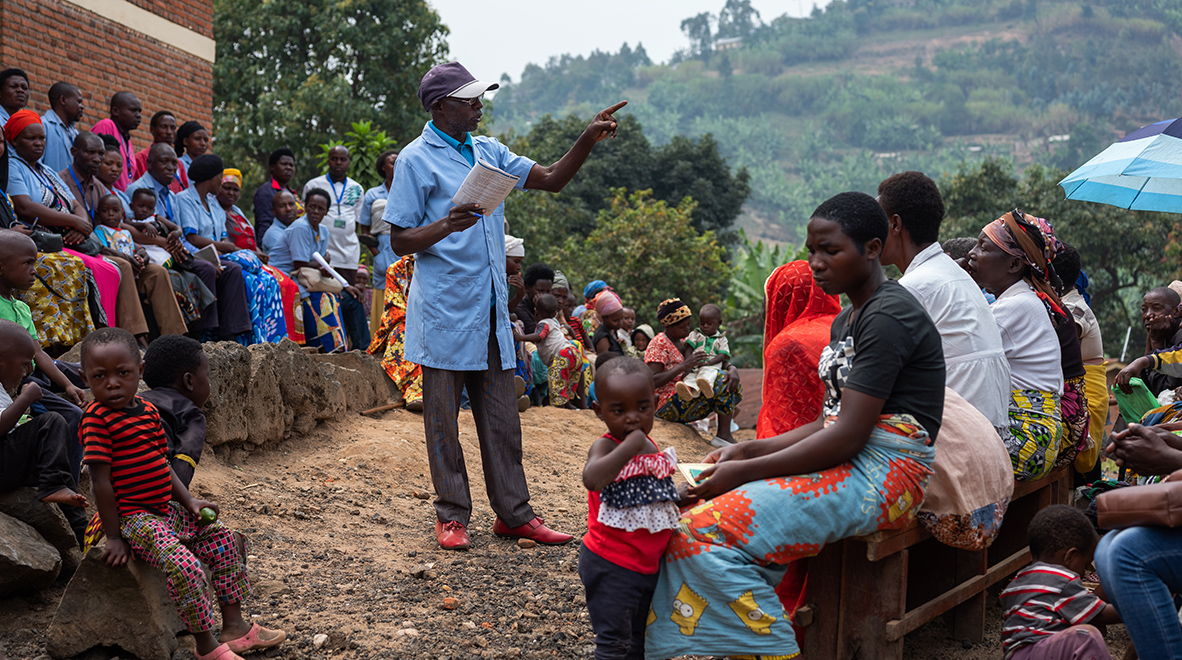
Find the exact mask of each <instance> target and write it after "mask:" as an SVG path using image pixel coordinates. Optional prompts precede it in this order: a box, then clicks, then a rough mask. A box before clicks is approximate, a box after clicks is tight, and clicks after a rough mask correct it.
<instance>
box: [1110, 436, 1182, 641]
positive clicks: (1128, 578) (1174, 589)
mask: <svg viewBox="0 0 1182 660" xmlns="http://www.w3.org/2000/svg"><path fill="white" fill-rule="evenodd" d="M1105 451H1107V452H1109V455H1110V456H1111V457H1112V458H1115V459H1116V462H1117V464H1118V465H1120V466H1121V467H1122V468H1125V469H1128V470H1131V471H1133V472H1135V473H1137V474H1144V475H1165V474H1170V473H1171V472H1173V471H1176V470H1182V438H1179V437H1178V436H1177V435H1174V434H1173V433H1172V432H1170V431H1169V430H1168V429H1166V428H1162V427H1151V426H1142V425H1140V424H1130V425H1129V428H1128V429H1127V430H1125V431H1120V432H1118V433H1115V434H1113V437H1112V444H1110V445H1108V447H1106V448H1105ZM1179 567H1182V527H1173V528H1170V527H1148V526H1147V527H1130V528H1128V529H1121V530H1117V531H1113V532H1109V533H1108V534H1105V535H1104V538H1102V539H1100V546H1099V547H1098V548H1096V569H1097V570H1098V571H1099V573H1100V583H1101V584H1103V585H1104V591H1105V593H1107V594H1108V600H1109V601H1110V602H1111V603H1112V604H1113V605H1116V609H1117V611H1118V612H1120V616H1121V619H1123V620H1124V622H1125V625H1126V626H1127V627H1128V629H1129V636H1130V637H1132V638H1133V645H1134V646H1135V647H1136V648H1137V656H1138V657H1141V658H1146V659H1148V658H1153V659H1154V660H1182V624H1179V622H1178V610H1177V608H1176V606H1175V604H1174V598H1173V596H1172V594H1175V593H1182V571H1180V570H1179Z"/></svg>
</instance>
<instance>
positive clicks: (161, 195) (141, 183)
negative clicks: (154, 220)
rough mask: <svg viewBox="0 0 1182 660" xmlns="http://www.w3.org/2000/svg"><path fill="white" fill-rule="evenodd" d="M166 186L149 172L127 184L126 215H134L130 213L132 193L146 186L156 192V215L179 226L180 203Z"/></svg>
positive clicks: (130, 216)
mask: <svg viewBox="0 0 1182 660" xmlns="http://www.w3.org/2000/svg"><path fill="white" fill-rule="evenodd" d="M168 186H169V184H167V183H166V184H163V185H161V183H160V182H159V181H157V180H156V179H153V178H152V175H151V174H145V175H143V176H141V177H140V178H138V179H136V180H135V181H132V182H131V183H129V184H127V191H126V192H127V217H129V218H132V217H135V216H133V215H132V214H131V197H132V195H133V194H134V193H135V191H136V190H137V189H139V188H147V189H148V190H151V191H153V192H155V193H156V215H162V216H164V217H165V218H167V219H168V221H169V222H171V223H172V224H174V225H178V226H179V225H180V224H181V216H180V211H178V208H179V207H180V204H179V203H178V202H177V196H176V193H174V192H173V191H172V189H170V188H169V187H168ZM189 187H190V188H192V187H193V186H189Z"/></svg>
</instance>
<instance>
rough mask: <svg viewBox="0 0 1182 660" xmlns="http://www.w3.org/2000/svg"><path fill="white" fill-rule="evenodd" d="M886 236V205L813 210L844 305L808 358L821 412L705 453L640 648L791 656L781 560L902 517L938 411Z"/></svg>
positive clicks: (938, 355) (927, 357)
mask: <svg viewBox="0 0 1182 660" xmlns="http://www.w3.org/2000/svg"><path fill="white" fill-rule="evenodd" d="M886 232H887V218H886V214H885V213H884V212H883V210H882V208H881V207H879V206H878V203H877V202H875V201H874V199H873V198H872V197H870V196H868V195H864V194H862V193H842V194H840V195H837V196H836V197H833V198H832V199H830V200H828V201H826V202H825V203H823V204H821V206H819V207H818V208H817V210H816V211H814V212H813V217H812V220H810V221H809V225H808V238H807V241H806V245H807V247H808V251H809V266H810V267H811V268H812V271H813V276H814V279H815V281H816V283H817V285H818V286H820V287H821V288H822V289H823V290H824V291H825V293H827V294H830V295H840V294H845V295H847V296H848V297H849V299H850V302H851V307H850V308H847V309H846V310H844V311H843V312H842V313H841V314H839V315H838V316H837V318H836V319H835V320H834V322H833V327H832V331H831V334H830V338H831V343H830V344H829V346H828V347H827V348H826V349H825V351H824V353H823V355H822V356H821V359H820V364H819V368H818V371H819V373H820V375H821V378H822V380H824V382H825V386H826V401H825V407H824V411H823V414H822V415H820V416H818V419H816V420H814V421H812V422H810V423H809V424H806V425H805V426H802V427H800V428H798V429H796V430H794V431H790V432H788V433H785V434H782V435H778V436H775V437H773V438H766V439H763V440H754V441H751V442H743V443H740V444H737V445H733V446H730V447H725V448H722V449H719V450H717V451H714V452H713V453H711V454H710V455H709V456H708V457H707V458H706V462H708V463H716V465H715V466H714V467H712V468H709V469H707V470H706V471H705V472H703V473H702V475H701V477H700V478H699V483H698V485H697V486H695V487H692V488H690V489H689V491H688V494H687V497H688V498H691V499H693V498H701V499H703V500H705V501H703V502H701V503H700V504H698V505H696V506H693V507H692V508H688V509H686V510H685V511H684V512H683V514H682V519H681V532H680V533H678V534H675V535H674V536H673V539H672V541H670V543H669V547H668V548H667V550H666V554H665V559H664V563H663V565H662V567H661V574H660V579H659V581H658V583H657V589H656V593H655V595H654V596H653V602H652V610H653V612H654V614H655V615H656V617H655V619H654V620H653V621H652V623H650V624H649V627H648V633H647V635H648V641H647V644H646V649H645V652H646V657H648V658H670V657H674V656H679V655H684V654H693V655H748V654H755V655H759V656H761V657H765V658H773V657H774V658H791V657H795V656H796V655H797V654H798V652H799V648H798V646H797V642H796V637H795V635H794V633H793V631H792V627H791V626H790V625H789V623H788V621H787V618H788V617H787V616H785V612H784V609H783V607H782V606H781V605H780V601H779V600H778V599H777V597H776V593H775V591H774V588H775V586H776V585H777V584H779V583H780V580H781V578H782V577H783V575H784V571H785V568H784V565H785V564H787V563H789V562H792V561H795V560H798V559H801V558H803V557H806V556H810V555H814V554H816V553H817V552H819V551H820V550H821V548H822V547H823V546H824V545H825V544H827V543H832V542H834V541H837V540H839V539H843V538H847V537H851V536H858V535H863V534H869V533H872V532H875V531H878V530H883V529H894V528H898V527H902V526H905V525H907V524H909V523H910V522H911V520H912V518H913V517H914V515H915V510H916V509H917V508H918V506H919V504H920V503H921V502H922V501H923V498H924V488H925V486H926V484H927V479H928V475H929V474H931V464H932V460H933V458H934V456H935V448H934V446H933V443H934V441H935V439H936V436H937V434H938V432H939V428H940V420H941V416H942V414H943V408H944V356H943V351H942V348H941V345H940V335H939V333H938V332H937V331H936V328H935V326H934V325H933V324H932V321H931V318H929V317H928V315H927V312H925V311H924V309H923V306H922V305H920V304H919V302H918V301H916V299H915V297H914V296H912V295H911V294H910V293H909V292H907V290H906V289H904V288H903V287H902V285H900V284H899V283H897V282H894V281H891V280H888V279H887V277H886V275H884V274H883V272H882V267H881V265H880V263H879V255H880V254H881V251H882V245H883V241H884V239H885V238H886ZM667 327H668V326H667ZM659 337H660V335H658V338H659ZM654 341H656V340H654ZM794 475H799V476H794ZM703 478H704V479H705V480H704V481H703V480H702V479H703ZM824 587H825V588H830V589H835V588H837V585H824ZM707 605H709V607H707Z"/></svg>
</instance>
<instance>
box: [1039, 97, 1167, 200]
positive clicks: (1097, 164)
mask: <svg viewBox="0 0 1182 660" xmlns="http://www.w3.org/2000/svg"><path fill="white" fill-rule="evenodd" d="M1059 185H1060V186H1062V187H1063V191H1064V192H1066V193H1067V199H1078V200H1083V201H1087V202H1100V203H1101V204H1110V205H1112V206H1119V207H1121V208H1124V209H1132V210H1134V211H1166V212H1170V213H1182V119H1169V120H1166V121H1159V122H1157V123H1156V124H1150V125H1149V126H1144V127H1142V128H1139V129H1137V130H1135V131H1133V132H1132V133H1129V134H1128V135H1126V136H1125V137H1124V138H1122V139H1121V140H1120V141H1119V142H1117V143H1116V144H1113V145H1112V146H1110V147H1108V148H1107V149H1105V150H1104V151H1101V152H1100V153H1099V154H1097V155H1096V156H1095V157H1094V158H1092V159H1091V160H1089V161H1088V162H1086V163H1084V164H1083V165H1081V166H1080V167H1079V169H1077V170H1075V171H1074V172H1072V173H1071V174H1068V175H1067V177H1066V178H1065V179H1063V180H1062V181H1060V182H1059Z"/></svg>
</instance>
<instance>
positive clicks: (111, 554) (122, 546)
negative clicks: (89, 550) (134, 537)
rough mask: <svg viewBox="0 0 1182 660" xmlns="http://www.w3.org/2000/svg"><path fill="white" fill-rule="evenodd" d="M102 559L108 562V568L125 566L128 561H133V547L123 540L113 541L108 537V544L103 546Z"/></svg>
mask: <svg viewBox="0 0 1182 660" xmlns="http://www.w3.org/2000/svg"><path fill="white" fill-rule="evenodd" d="M101 559H102V560H103V561H105V562H107V566H110V567H111V568H119V567H120V566H125V565H127V560H128V559H131V545H129V544H128V543H127V541H124V540H123V539H113V538H111V537H109V536H108V537H107V542H106V543H104V544H103V555H102V557H101Z"/></svg>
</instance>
